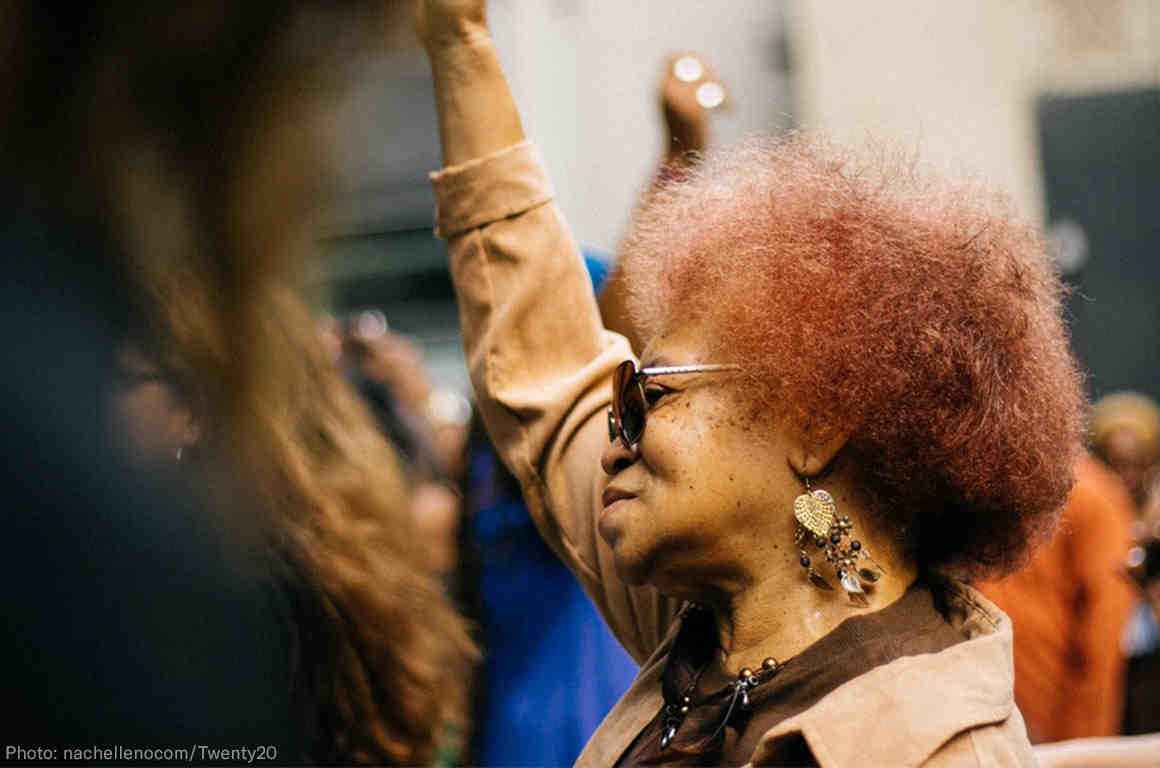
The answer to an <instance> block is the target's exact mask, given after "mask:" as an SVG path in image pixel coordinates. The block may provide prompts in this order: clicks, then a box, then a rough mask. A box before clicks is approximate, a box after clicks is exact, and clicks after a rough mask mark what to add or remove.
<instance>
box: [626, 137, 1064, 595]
mask: <svg viewBox="0 0 1160 768" xmlns="http://www.w3.org/2000/svg"><path fill="white" fill-rule="evenodd" d="M621 264H622V268H623V271H624V280H625V284H626V288H627V290H628V292H629V294H630V296H631V297H632V301H631V302H630V306H631V307H632V308H633V309H632V311H633V312H634V313H635V315H634V317H633V322H634V324H635V325H636V327H637V328H638V329H639V330H640V332H641V337H642V339H644V340H645V341H647V340H648V339H650V338H652V337H655V336H657V335H660V334H664V333H666V332H667V331H669V330H671V329H675V328H676V327H678V326H684V325H687V324H689V323H694V324H697V325H698V326H699V327H700V329H701V332H702V333H704V334H705V336H706V339H707V344H708V346H709V349H708V352H709V353H710V354H712V355H713V359H714V360H731V361H737V362H743V363H744V364H745V366H746V368H745V370H746V374H747V375H746V377H745V378H744V380H743V381H744V386H745V387H747V389H748V394H749V395H750V396H751V397H752V399H753V401H754V403H755V404H756V406H757V407H759V408H760V409H761V410H762V411H764V412H766V413H770V414H775V415H776V416H777V417H778V418H788V419H791V420H793V421H794V422H795V423H797V424H798V425H799V426H802V427H805V428H807V429H808V430H809V432H808V433H809V434H816V435H817V436H818V438H819V439H823V438H824V437H825V436H826V434H825V433H827V432H829V431H836V430H841V431H849V432H850V440H849V442H848V444H847V448H846V451H847V452H848V455H850V456H852V457H853V459H854V465H855V466H857V467H858V469H859V472H860V473H861V479H862V481H863V482H864V484H865V486H866V488H867V491H868V493H869V495H870V497H871V499H872V500H873V501H874V504H873V508H874V510H875V512H876V513H877V514H878V515H879V517H880V518H881V520H880V522H884V523H885V524H887V525H892V526H893V527H894V530H896V531H898V532H899V535H900V536H903V538H904V540H905V541H906V543H907V545H908V547H910V551H911V553H912V555H913V556H914V557H915V558H916V559H917V560H918V562H919V563H920V565H922V566H924V567H930V568H937V569H941V570H949V571H952V572H955V573H958V574H959V575H963V576H967V577H971V576H978V575H982V574H991V575H996V574H998V573H1001V572H1003V571H1005V570H1009V569H1010V568H1012V567H1014V566H1015V565H1017V564H1018V563H1019V562H1021V561H1022V559H1023V558H1024V556H1025V555H1026V553H1027V551H1028V550H1029V545H1030V544H1033V543H1035V542H1037V541H1039V540H1041V539H1042V537H1043V536H1045V535H1046V534H1047V533H1049V532H1050V531H1051V530H1053V528H1054V524H1055V520H1056V518H1057V515H1058V511H1059V509H1060V508H1061V507H1062V505H1063V503H1064V501H1065V499H1066V497H1067V494H1068V491H1069V490H1070V488H1071V484H1072V466H1073V464H1074V461H1075V460H1076V458H1077V457H1078V454H1079V450H1080V445H1081V437H1082V424H1083V407H1084V403H1083V395H1082V386H1081V385H1082V382H1081V376H1080V374H1079V372H1078V369H1077V367H1076V364H1075V362H1074V360H1073V358H1072V356H1071V354H1070V352H1069V350H1068V342H1067V335H1066V332H1065V330H1064V325H1063V321H1062V318H1061V298H1062V294H1063V288H1062V285H1061V283H1060V281H1059V279H1058V277H1057V275H1056V274H1055V272H1054V270H1053V269H1052V266H1051V263H1050V261H1049V259H1048V256H1047V252H1046V248H1045V244H1044V241H1043V239H1042V238H1041V236H1040V235H1039V233H1038V232H1037V231H1036V229H1035V228H1033V227H1032V226H1030V225H1028V224H1026V223H1023V222H1021V221H1019V220H1018V219H1017V217H1016V216H1015V215H1014V214H1013V211H1012V209H1011V206H1010V204H1009V202H1007V201H1006V200H1005V199H1004V198H1002V197H999V196H997V195H995V194H992V193H988V192H987V191H986V190H984V189H981V188H979V187H977V186H975V185H972V184H955V183H949V182H946V181H942V180H938V179H936V178H933V177H931V176H930V175H928V174H926V173H924V172H921V171H920V170H919V169H917V167H916V166H915V163H914V162H913V161H912V160H911V159H909V158H908V157H906V156H905V155H903V154H900V153H895V152H891V151H887V150H883V149H881V148H870V149H869V150H868V151H866V152H860V153H854V152H851V151H849V150H846V149H843V148H840V147H837V146H835V145H833V144H832V143H830V142H828V141H827V140H824V139H820V138H815V137H809V136H805V135H791V136H789V137H787V138H784V139H780V140H775V139H751V140H749V141H748V142H746V143H744V144H742V145H741V146H739V147H736V148H734V149H730V150H726V151H722V152H719V153H713V154H710V155H708V156H706V157H705V158H704V160H703V162H702V163H701V164H700V166H699V167H698V168H697V169H696V170H695V171H693V172H692V173H691V174H690V175H689V176H688V177H687V178H685V179H683V180H680V181H676V182H673V183H670V184H667V185H663V186H661V187H660V188H658V189H657V190H656V191H655V192H654V193H653V194H651V195H650V196H649V197H648V199H647V200H646V202H645V203H644V205H643V206H642V207H641V209H640V210H638V211H637V213H636V214H635V216H634V220H633V224H632V227H631V230H630V232H629V235H628V237H627V238H626V240H625V242H624V244H623V246H622V254H621Z"/></svg>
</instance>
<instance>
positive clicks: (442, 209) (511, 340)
mask: <svg viewBox="0 0 1160 768" xmlns="http://www.w3.org/2000/svg"><path fill="white" fill-rule="evenodd" d="M484 9H485V3H484V2H483V0H422V1H421V2H420V4H419V10H418V20H417V28H418V31H419V35H420V38H421V39H422V41H423V44H424V46H425V48H426V49H427V53H428V57H429V58H430V61H431V69H432V73H433V74H434V77H435V93H436V104H437V107H438V114H439V127H440V135H441V140H442V145H443V156H444V162H445V165H446V166H447V167H445V168H444V169H443V170H442V171H440V172H438V173H436V174H433V176H432V179H433V183H434V185H435V193H436V200H437V206H438V213H437V226H438V229H439V232H440V234H441V235H442V236H443V237H445V238H446V239H447V242H448V249H449V251H450V255H451V275H452V279H453V281H454V283H455V288H456V294H457V296H458V300H459V312H460V324H461V326H462V330H463V337H464V344H465V347H466V356H467V363H468V367H469V370H470V373H471V379H472V383H473V385H474V387H475V390H476V395H477V398H478V401H479V406H480V410H481V412H482V414H483V418H484V422H485V423H486V425H487V428H488V432H489V434H490V435H491V438H492V440H493V442H494V443H495V446H496V449H497V451H498V452H499V454H500V456H501V457H502V458H503V460H504V462H505V463H506V464H507V465H508V467H509V468H510V469H511V470H512V472H513V474H515V476H516V477H517V478H519V480H520V483H521V485H522V487H523V491H524V498H525V501H526V502H527V505H528V509H529V511H530V512H531V514H532V516H533V518H534V519H535V521H536V525H537V526H538V528H539V529H540V532H541V533H542V534H543V536H544V538H545V540H546V541H547V543H548V545H549V546H551V547H552V549H553V550H555V552H556V553H557V554H558V555H559V556H560V557H561V558H562V559H563V560H564V562H565V563H566V564H567V565H568V566H569V568H571V569H572V571H573V572H574V573H575V574H576V576H577V577H578V578H579V579H580V581H581V583H582V584H583V586H584V588H585V590H586V591H587V592H588V594H589V595H590V596H591V597H592V599H593V600H594V602H595V603H596V606H597V608H599V609H600V611H601V613H602V614H603V615H604V617H605V619H606V620H607V621H608V623H609V625H610V626H611V627H612V630H613V631H614V632H615V633H616V635H617V637H618V638H619V639H620V641H621V642H622V643H623V644H624V646H625V647H626V648H627V649H628V651H629V652H630V653H631V654H632V655H633V656H634V657H635V658H636V659H637V660H638V661H643V660H644V659H645V658H647V657H648V656H649V655H650V654H651V653H652V651H653V650H654V649H655V647H656V646H657V645H658V644H659V643H660V641H661V639H662V636H663V633H664V632H665V630H666V629H667V627H668V625H669V623H670V621H671V619H672V617H673V614H674V611H675V605H674V604H673V603H672V601H669V600H666V599H663V598H661V597H660V596H659V595H658V594H657V593H656V592H655V591H654V590H652V589H650V588H636V589H630V588H628V587H627V586H626V585H624V584H623V582H621V581H620V580H619V579H618V578H617V577H616V574H615V570H614V568H613V563H612V554H611V552H610V550H609V549H608V547H607V545H606V544H605V543H604V542H603V541H602V540H601V538H600V536H599V534H598V532H597V528H596V521H597V515H598V514H599V512H600V507H601V504H600V501H599V498H600V492H601V490H602V489H603V485H604V483H603V478H602V473H601V470H600V466H599V457H600V452H601V450H602V449H603V447H604V445H605V442H606V441H607V440H608V433H607V429H606V424H605V421H604V413H605V410H606V408H607V406H608V401H609V397H610V393H609V389H610V386H609V380H610V376H611V373H612V370H613V369H614V368H615V367H616V365H617V364H619V363H620V362H621V361H622V360H624V359H626V358H628V357H629V356H631V354H632V352H631V350H630V349H629V346H628V343H627V342H626V341H625V340H624V339H623V338H622V337H620V336H617V335H615V334H611V333H608V332H606V331H605V330H604V328H603V326H602V324H601V322H600V315H599V312H598V310H597V307H596V301H595V297H594V296H593V293H592V289H591V286H590V284H589V281H588V277H587V273H586V272H585V269H584V265H583V261H582V260H581V258H580V255H579V252H578V250H577V248H576V245H575V243H574V242H573V240H572V237H571V234H570V233H569V231H568V229H567V227H566V225H565V223H564V221H563V218H562V217H561V215H560V213H559V211H558V209H557V208H556V206H555V205H554V204H553V203H552V191H551V188H550V185H549V183H548V180H547V177H546V176H545V175H544V171H543V169H542V167H541V165H540V163H539V160H538V158H537V156H536V153H535V151H534V149H533V148H532V147H531V146H529V145H528V144H527V143H526V142H525V140H524V133H523V128H522V126H521V124H520V119H519V114H518V112H517V111H516V107H515V103H514V101H513V100H512V96H511V92H510V91H509V89H508V86H507V82H506V80H505V79H504V76H503V72H502V69H501V68H500V64H499V59H498V57H497V55H496V51H495V48H494V46H493V44H492V41H491V36H490V34H489V33H488V29H487V24H486V19H485V13H484ZM550 597H551V596H547V595H546V596H545V598H546V599H550Z"/></svg>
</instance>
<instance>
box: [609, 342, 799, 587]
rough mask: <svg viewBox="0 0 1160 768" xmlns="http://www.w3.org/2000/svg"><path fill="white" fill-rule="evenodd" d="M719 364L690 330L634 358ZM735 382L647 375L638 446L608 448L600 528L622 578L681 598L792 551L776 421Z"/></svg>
mask: <svg viewBox="0 0 1160 768" xmlns="http://www.w3.org/2000/svg"><path fill="white" fill-rule="evenodd" d="M717 362H723V361H720V360H709V359H706V358H705V356H704V354H703V352H702V348H701V345H700V344H699V343H698V342H697V335H696V334H695V332H694V331H693V329H688V330H686V331H682V332H679V333H676V334H670V335H668V336H666V337H663V338H661V339H658V340H657V341H655V342H654V343H652V344H650V345H649V346H648V347H647V348H646V350H645V353H644V354H643V355H642V358H641V363H642V366H644V367H649V366H656V365H689V364H696V363H717ZM737 387H738V383H737V376H736V374H734V373H731V372H711V373H696V374H682V375H675V376H659V377H656V378H650V379H649V380H648V382H647V384H646V387H645V395H646V399H647V400H648V401H649V402H650V408H649V411H648V421H647V426H646V428H645V431H644V434H643V436H642V437H641V439H640V442H639V443H638V444H637V445H636V446H634V447H633V448H632V449H631V450H630V449H628V448H626V447H625V445H624V443H623V441H622V440H620V439H617V440H616V441H615V442H614V443H611V444H609V445H608V446H607V447H606V448H605V450H604V453H603V455H602V457H601V465H602V467H603V469H604V471H605V473H606V474H607V475H608V486H607V489H606V490H605V493H604V496H603V502H604V507H603V509H602V511H601V513H600V519H599V529H600V534H601V536H602V537H603V538H604V539H605V541H607V542H608V544H609V546H610V547H611V548H612V551H613V554H614V555H615V558H616V566H617V570H618V571H619V572H620V574H621V576H622V577H623V578H624V579H625V580H626V581H628V582H629V583H631V584H643V583H649V584H652V585H654V586H656V587H658V588H660V589H661V590H662V591H664V592H665V593H666V594H670V595H674V596H681V597H689V596H693V595H696V594H699V593H702V592H703V591H712V590H716V589H724V590H729V589H730V587H731V586H732V585H735V584H736V583H737V582H739V581H744V580H745V579H746V578H748V577H749V575H750V574H752V573H753V572H754V566H755V562H756V561H757V560H759V559H760V558H762V557H768V556H769V555H770V553H771V552H772V551H773V550H782V552H781V556H782V557H792V556H793V555H792V554H791V552H790V550H792V549H793V547H792V536H793V533H792V530H793V528H792V516H791V513H790V511H789V510H791V508H792V504H793V499H794V497H795V496H797V494H799V493H801V489H800V487H799V485H798V481H797V478H796V477H795V475H794V473H793V472H792V471H791V469H790V466H789V464H788V462H787V450H788V447H789V443H788V442H787V441H786V440H785V439H784V438H783V436H782V435H781V434H780V431H779V430H778V429H776V428H775V427H774V426H772V423H773V420H772V419H761V420H760V421H755V420H754V414H753V409H752V407H751V406H750V405H749V404H748V403H746V401H745V400H744V398H743V397H742V396H741V394H740V393H739V392H738V389H737Z"/></svg>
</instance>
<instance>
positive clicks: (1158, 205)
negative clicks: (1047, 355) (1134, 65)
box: [1038, 89, 1160, 399]
mask: <svg viewBox="0 0 1160 768" xmlns="http://www.w3.org/2000/svg"><path fill="white" fill-rule="evenodd" d="M1038 113H1039V135H1040V147H1041V151H1042V160H1043V168H1044V174H1045V178H1046V191H1047V209H1048V218H1049V220H1050V222H1051V224H1050V229H1051V231H1052V233H1053V234H1055V235H1056V236H1057V241H1058V242H1059V243H1061V245H1062V258H1061V266H1062V267H1063V270H1064V274H1065V276H1066V278H1067V279H1068V281H1069V282H1070V283H1071V285H1072V286H1073V288H1074V292H1073V293H1072V295H1071V297H1070V299H1069V300H1068V309H1069V314H1070V320H1071V323H1072V334H1073V344H1074V348H1075V351H1076V354H1077V355H1078V356H1079V358H1080V360H1081V361H1082V363H1083V364H1084V365H1085V366H1086V368H1087V370H1088V372H1089V374H1090V377H1091V378H1090V380H1089V383H1088V390H1089V394H1091V395H1092V396H1093V397H1099V396H1101V395H1103V394H1106V393H1107V392H1109V391H1112V390H1116V389H1134V390H1138V391H1141V392H1144V393H1146V394H1149V395H1151V396H1152V397H1154V398H1157V399H1160V90H1155V89H1148V90H1134V91H1121V92H1114V93H1101V94H1096V95H1083V96H1076V95H1069V96H1045V97H1043V98H1042V99H1041V100H1040V102H1039V108H1038Z"/></svg>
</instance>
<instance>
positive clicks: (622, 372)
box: [608, 360, 740, 448]
mask: <svg viewBox="0 0 1160 768" xmlns="http://www.w3.org/2000/svg"><path fill="white" fill-rule="evenodd" d="M739 368H740V366H737V365H713V364H709V365H668V366H659V367H656V368H640V369H638V368H637V367H636V361H634V360H625V361H624V362H623V363H621V364H620V365H619V366H617V368H616V373H614V374H613V375H612V407H611V408H609V409H608V441H609V442H613V443H614V442H616V438H618V437H619V438H620V439H621V440H623V441H624V445H625V446H626V447H628V448H631V447H632V446H634V445H636V444H637V443H639V442H640V438H641V436H642V435H643V434H644V425H645V422H646V421H647V420H648V399H647V398H646V397H645V394H644V386H645V384H646V383H647V382H648V379H649V377H650V376H673V375H676V374H681V373H710V372H713V371H735V370H738V369H739Z"/></svg>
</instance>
